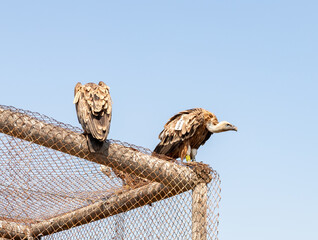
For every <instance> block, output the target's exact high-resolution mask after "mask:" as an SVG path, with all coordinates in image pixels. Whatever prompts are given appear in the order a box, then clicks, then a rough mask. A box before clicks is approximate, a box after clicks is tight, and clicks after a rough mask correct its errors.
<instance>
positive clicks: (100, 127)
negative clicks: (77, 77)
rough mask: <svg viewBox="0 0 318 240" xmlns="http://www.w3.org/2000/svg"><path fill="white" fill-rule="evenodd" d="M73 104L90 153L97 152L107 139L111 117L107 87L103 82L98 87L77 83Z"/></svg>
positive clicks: (110, 101)
mask: <svg viewBox="0 0 318 240" xmlns="http://www.w3.org/2000/svg"><path fill="white" fill-rule="evenodd" d="M73 103H74V104H75V106H76V113H77V118H78V121H79V122H80V124H81V125H82V128H83V130H84V135H86V138H87V144H88V148H89V150H90V152H97V151H99V150H100V148H101V147H102V146H103V143H104V141H105V140H106V138H107V135H108V132H109V127H110V121H111V117H112V100H111V97H110V94H109V87H108V86H107V85H106V84H105V83H103V82H99V83H98V85H97V84H95V83H87V84H85V85H82V84H81V83H77V84H76V86H75V89H74V102H73Z"/></svg>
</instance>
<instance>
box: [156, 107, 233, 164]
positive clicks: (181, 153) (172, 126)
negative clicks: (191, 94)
mask: <svg viewBox="0 0 318 240" xmlns="http://www.w3.org/2000/svg"><path fill="white" fill-rule="evenodd" d="M231 130H233V131H237V127H235V126H234V125H232V124H230V123H229V122H226V121H222V122H219V121H218V120H217V118H216V116H215V115H214V114H213V113H211V112H209V111H207V110H205V109H202V108H193V109H189V110H186V111H182V112H179V113H178V114H176V115H174V116H173V117H172V118H170V119H169V121H168V122H167V123H166V124H165V126H164V129H163V131H162V132H161V133H160V134H159V139H160V141H161V142H160V143H159V144H158V145H157V146H156V148H155V150H154V153H156V154H163V155H166V156H168V157H171V158H175V159H176V158H180V159H181V160H182V161H183V159H184V158H186V160H187V161H190V160H191V159H192V161H195V156H196V154H197V149H198V148H199V147H200V146H201V145H203V144H204V143H205V142H206V141H207V140H208V139H209V138H210V137H211V135H212V134H213V133H219V132H225V131H231Z"/></svg>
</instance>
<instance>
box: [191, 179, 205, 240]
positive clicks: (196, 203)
mask: <svg viewBox="0 0 318 240" xmlns="http://www.w3.org/2000/svg"><path fill="white" fill-rule="evenodd" d="M207 192H208V191H207V184H206V183H204V182H203V183H199V184H198V185H196V186H195V188H194V189H193V191H192V240H206V239H207V200H208V195H207Z"/></svg>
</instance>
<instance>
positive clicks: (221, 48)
mask: <svg viewBox="0 0 318 240" xmlns="http://www.w3.org/2000/svg"><path fill="white" fill-rule="evenodd" d="M317 43H318V3H317V1H307V0H302V1H293V0H288V1H287V0H286V1H283V0H276V1H272V0H267V1H248V0H241V1H215V0H210V1H186V0H185V1H180V0H176V1H164V0H163V1H139V0H135V1H57V0H56V1H1V2H0V83H1V85H0V87H1V93H0V104H3V105H12V106H15V107H18V108H23V109H28V110H31V111H36V112H39V113H42V114H45V115H48V116H50V117H53V118H55V119H57V120H59V121H62V122H65V123H70V124H72V125H76V126H79V123H78V122H77V118H76V113H75V107H74V105H73V103H72V101H73V89H74V86H75V84H76V83H77V82H78V81H80V82H82V83H87V82H98V81H104V82H105V83H107V84H108V85H109V86H110V88H111V89H110V90H111V95H112V99H113V102H114V103H113V119H112V124H111V131H110V135H109V137H110V138H112V139H118V140H122V141H126V142H129V143H133V144H136V145H140V146H144V147H147V148H150V149H153V148H154V147H155V146H156V144H157V143H158V141H159V140H158V139H157V137H158V134H159V132H160V131H161V130H162V128H163V125H164V123H165V122H166V121H167V120H168V118H169V117H171V116H172V115H173V114H175V113H177V112H179V111H181V110H185V109H189V108H193V107H202V108H205V109H208V110H210V111H211V112H213V113H215V114H216V115H217V117H218V118H219V120H227V121H229V122H231V123H233V124H235V125H237V126H238V129H239V131H238V132H237V133H235V132H227V133H220V134H215V135H213V136H212V137H211V139H210V140H209V141H208V142H207V143H206V144H205V145H204V146H203V147H202V148H200V149H199V151H198V155H197V160H198V161H203V162H205V163H208V164H210V165H211V166H212V167H213V168H214V169H215V170H217V171H218V172H219V174H220V175H221V179H222V201H221V202H220V225H219V231H220V233H219V238H220V240H233V239H235V240H255V239H257V240H263V239H264V240H265V239H266V240H267V239H289V240H296V239H297V240H298V239H306V240H311V239H313V240H315V239H318V231H317V214H318V206H317V205H318V204H317V203H318V191H317V190H318V187H317V183H318V176H317V172H318V153H317V148H318V146H317V145H318V144H317V143H318V141H317V135H318V111H317V109H318V107H317V105H318V97H317V90H318V83H317V79H318V71H317V65H318V64H317V63H318V61H317V60H318V47H317V46H318V44H317Z"/></svg>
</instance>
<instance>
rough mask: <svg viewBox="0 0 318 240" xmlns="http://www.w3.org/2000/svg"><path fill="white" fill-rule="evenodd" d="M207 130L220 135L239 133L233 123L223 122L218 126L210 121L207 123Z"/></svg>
mask: <svg viewBox="0 0 318 240" xmlns="http://www.w3.org/2000/svg"><path fill="white" fill-rule="evenodd" d="M206 128H207V129H208V130H209V131H210V132H211V133H220V132H226V131H237V127H235V126H234V125H232V124H231V123H229V122H227V121H222V122H219V123H217V124H214V123H213V122H212V121H208V122H207V123H206Z"/></svg>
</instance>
